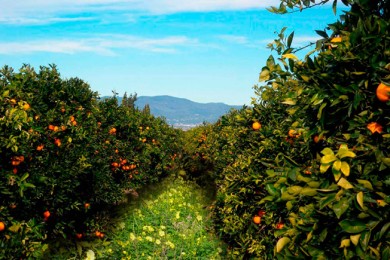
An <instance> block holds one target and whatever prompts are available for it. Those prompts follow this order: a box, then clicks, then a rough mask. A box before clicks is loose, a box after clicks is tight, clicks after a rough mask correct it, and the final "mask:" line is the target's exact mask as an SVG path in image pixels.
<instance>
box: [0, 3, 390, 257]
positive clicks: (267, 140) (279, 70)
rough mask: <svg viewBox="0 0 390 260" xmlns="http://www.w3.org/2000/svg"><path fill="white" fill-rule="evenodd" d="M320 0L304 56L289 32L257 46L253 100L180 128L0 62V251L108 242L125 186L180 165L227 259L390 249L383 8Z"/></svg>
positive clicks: (389, 47) (381, 253)
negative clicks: (324, 7)
mask: <svg viewBox="0 0 390 260" xmlns="http://www.w3.org/2000/svg"><path fill="white" fill-rule="evenodd" d="M328 2H330V1H329V0H323V1H317V2H316V1H314V0H313V1H309V0H281V4H280V6H279V7H272V8H270V11H272V12H274V13H286V12H289V11H295V10H301V11H304V9H306V8H311V7H312V6H314V5H318V4H326V3H328ZM332 3H333V5H332V8H333V10H334V12H335V13H336V9H337V4H341V3H343V4H344V5H345V6H346V7H343V10H344V12H343V14H342V15H341V16H340V17H339V19H338V20H337V22H335V23H333V24H330V25H328V28H326V29H324V30H318V31H317V33H318V34H319V36H320V37H321V39H319V40H318V41H317V42H316V43H314V44H313V45H312V46H311V47H312V49H313V50H311V51H310V52H309V53H307V54H306V55H303V56H302V58H298V56H299V57H300V55H301V52H302V50H304V49H305V48H295V47H293V40H294V33H289V34H287V33H286V32H287V29H286V28H284V29H282V31H281V32H280V33H279V34H278V38H277V39H275V41H274V42H273V43H271V44H270V45H269V48H270V49H271V50H272V51H274V52H276V53H277V58H275V57H274V56H272V55H271V56H270V57H269V58H268V59H267V61H266V64H265V66H264V67H263V68H262V70H261V72H260V82H262V83H261V84H262V85H259V86H255V87H254V90H255V97H254V98H253V102H252V105H251V106H244V107H243V108H242V109H240V110H232V111H231V112H229V113H228V114H226V115H224V116H222V117H221V118H220V119H219V120H218V122H216V123H215V124H204V125H202V126H199V127H197V128H194V129H192V130H190V131H186V132H183V131H180V130H175V129H173V128H171V127H170V126H169V125H168V124H167V123H166V122H165V121H164V119H161V118H155V117H153V116H152V115H150V113H149V110H148V109H147V108H145V109H144V110H139V109H137V108H135V107H134V101H135V98H136V97H133V96H130V97H127V96H125V97H123V100H122V102H121V103H120V104H118V99H117V97H116V96H115V95H114V96H113V97H112V98H108V99H104V100H100V99H99V98H98V95H97V93H94V92H92V91H91V90H90V88H89V86H88V85H87V84H86V83H85V82H83V81H82V80H80V79H77V78H71V79H67V80H64V79H61V77H60V74H59V73H58V71H57V69H56V67H55V66H50V67H41V68H40V70H39V71H38V72H37V71H35V70H34V69H33V68H31V67H30V66H23V67H22V68H21V69H20V70H19V72H15V71H13V69H11V68H9V67H4V68H3V69H1V71H0V86H1V92H0V104H1V106H0V128H1V132H0V147H1V150H0V153H1V158H0V194H1V197H0V248H1V250H2V252H4V253H3V255H1V257H3V256H4V258H5V259H10V258H44V257H45V256H47V252H48V251H50V248H49V244H48V243H46V242H47V241H56V240H58V239H60V238H66V239H68V240H75V241H76V240H77V241H84V240H88V241H93V240H99V241H101V240H103V241H109V240H110V237H107V233H106V229H107V227H108V226H109V222H110V211H111V210H112V209H113V208H115V207H116V206H117V205H118V204H119V203H120V202H121V201H122V200H123V198H124V196H125V195H126V194H128V193H134V192H135V191H136V190H137V189H140V188H142V187H146V185H147V184H150V183H153V182H159V181H160V180H161V178H162V177H165V176H167V175H172V174H177V175H181V176H182V177H186V178H190V179H194V180H196V181H197V182H198V183H200V184H202V185H207V186H208V187H213V188H214V190H215V200H214V202H213V204H212V205H211V206H210V207H207V208H209V209H211V211H212V217H213V222H214V224H213V225H214V228H215V231H216V233H217V234H218V235H219V236H220V237H221V239H222V240H223V241H225V242H226V244H227V245H228V254H229V257H230V258H233V259H236V258H238V259H250V258H255V259H351V258H353V259H390V242H389V237H390V235H389V230H390V222H389V219H390V216H389V215H390V214H389V213H390V212H389V204H390V198H389V190H390V189H389V186H390V150H389V147H390V116H389V115H390V113H389V112H390V107H389V105H390V102H389V100H390V22H389V21H390V7H389V5H390V4H389V2H388V1H385V0H373V1H369V0H342V1H337V0H335V1H332ZM298 51H299V52H298ZM179 169H183V170H179ZM153 230H154V228H153ZM164 232H165V231H164ZM121 243H125V244H131V243H130V242H129V241H127V240H126V241H122V242H121ZM50 245H52V243H51V244H50ZM118 245H119V244H118ZM116 253H118V255H119V251H118V252H116ZM45 254H46V255H45ZM1 257H0V258H1ZM183 258H185V257H183Z"/></svg>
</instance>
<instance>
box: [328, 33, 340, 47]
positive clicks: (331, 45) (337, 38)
mask: <svg viewBox="0 0 390 260" xmlns="http://www.w3.org/2000/svg"><path fill="white" fill-rule="evenodd" d="M330 42H331V44H330V45H329V50H331V49H332V48H337V45H336V44H332V43H339V42H342V38H341V37H340V36H337V37H334V38H332V40H330Z"/></svg>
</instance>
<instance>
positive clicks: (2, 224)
mask: <svg viewBox="0 0 390 260" xmlns="http://www.w3.org/2000/svg"><path fill="white" fill-rule="evenodd" d="M4 229H5V224H4V222H2V221H0V231H3V230H4Z"/></svg>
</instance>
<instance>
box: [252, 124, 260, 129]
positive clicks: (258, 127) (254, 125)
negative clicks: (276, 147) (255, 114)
mask: <svg viewBox="0 0 390 260" xmlns="http://www.w3.org/2000/svg"><path fill="white" fill-rule="evenodd" d="M260 128H261V124H260V123H259V122H254V123H253V124H252V129H253V130H259V129H260Z"/></svg>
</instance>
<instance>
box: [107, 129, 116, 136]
mask: <svg viewBox="0 0 390 260" xmlns="http://www.w3.org/2000/svg"><path fill="white" fill-rule="evenodd" d="M109 133H110V134H111V135H113V134H115V133H116V128H115V127H113V128H111V129H110V131H109Z"/></svg>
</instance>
